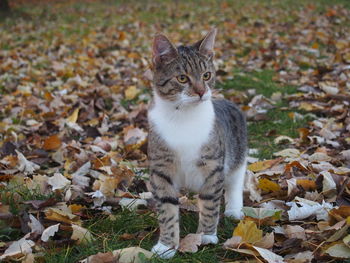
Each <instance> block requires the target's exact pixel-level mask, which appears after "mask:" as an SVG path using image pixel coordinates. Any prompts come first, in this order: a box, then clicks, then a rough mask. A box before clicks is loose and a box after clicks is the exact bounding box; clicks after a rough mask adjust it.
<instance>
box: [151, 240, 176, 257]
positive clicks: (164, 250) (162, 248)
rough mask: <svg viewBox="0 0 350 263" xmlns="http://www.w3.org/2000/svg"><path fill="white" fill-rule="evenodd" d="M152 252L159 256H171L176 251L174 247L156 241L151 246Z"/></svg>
mask: <svg viewBox="0 0 350 263" xmlns="http://www.w3.org/2000/svg"><path fill="white" fill-rule="evenodd" d="M152 252H153V253H154V254H156V255H158V256H159V257H160V258H164V259H167V258H172V257H173V256H174V255H175V253H176V249H174V248H172V247H168V246H166V245H164V244H162V243H160V242H158V243H157V244H156V245H155V246H154V247H153V248H152Z"/></svg>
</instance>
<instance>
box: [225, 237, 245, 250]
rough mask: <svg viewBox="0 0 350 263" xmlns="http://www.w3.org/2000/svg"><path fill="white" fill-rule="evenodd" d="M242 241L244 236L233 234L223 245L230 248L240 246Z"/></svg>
mask: <svg viewBox="0 0 350 263" xmlns="http://www.w3.org/2000/svg"><path fill="white" fill-rule="evenodd" d="M241 243H242V237H240V236H233V237H231V238H229V239H227V240H226V241H225V243H224V245H223V247H224V248H225V249H228V248H238V247H239V245H240V244H241Z"/></svg>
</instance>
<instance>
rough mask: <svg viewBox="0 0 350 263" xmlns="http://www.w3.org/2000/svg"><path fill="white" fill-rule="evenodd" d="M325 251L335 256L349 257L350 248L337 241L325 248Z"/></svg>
mask: <svg viewBox="0 0 350 263" xmlns="http://www.w3.org/2000/svg"><path fill="white" fill-rule="evenodd" d="M325 253H327V254H328V255H330V256H332V257H335V258H350V248H349V247H347V246H346V245H345V244H343V243H338V244H335V245H333V246H331V247H329V248H327V249H326V250H325Z"/></svg>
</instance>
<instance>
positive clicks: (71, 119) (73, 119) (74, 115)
mask: <svg viewBox="0 0 350 263" xmlns="http://www.w3.org/2000/svg"><path fill="white" fill-rule="evenodd" d="M79 110H80V109H79V108H76V109H75V110H74V112H73V113H72V115H70V116H69V117H68V118H67V121H68V122H72V123H76V122H77V120H78V115H79Z"/></svg>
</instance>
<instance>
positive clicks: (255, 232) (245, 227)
mask: <svg viewBox="0 0 350 263" xmlns="http://www.w3.org/2000/svg"><path fill="white" fill-rule="evenodd" d="M233 236H240V237H241V238H242V242H247V243H250V244H253V243H255V242H257V241H259V240H261V239H262V236H263V231H262V230H260V229H258V228H257V226H256V224H255V222H253V221H240V222H239V224H238V226H237V227H236V228H235V230H234V231H233Z"/></svg>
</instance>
